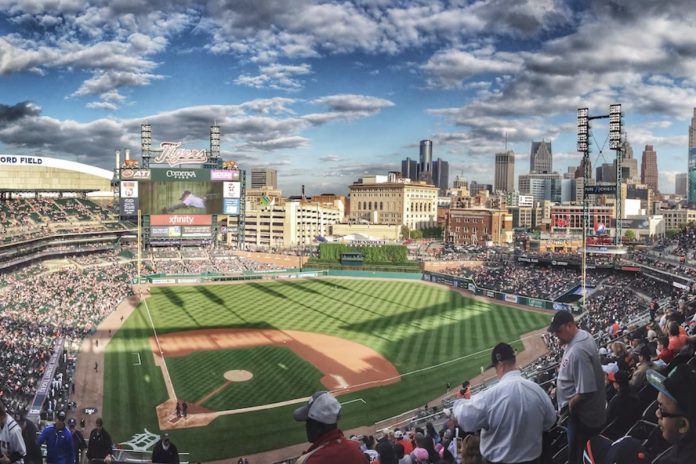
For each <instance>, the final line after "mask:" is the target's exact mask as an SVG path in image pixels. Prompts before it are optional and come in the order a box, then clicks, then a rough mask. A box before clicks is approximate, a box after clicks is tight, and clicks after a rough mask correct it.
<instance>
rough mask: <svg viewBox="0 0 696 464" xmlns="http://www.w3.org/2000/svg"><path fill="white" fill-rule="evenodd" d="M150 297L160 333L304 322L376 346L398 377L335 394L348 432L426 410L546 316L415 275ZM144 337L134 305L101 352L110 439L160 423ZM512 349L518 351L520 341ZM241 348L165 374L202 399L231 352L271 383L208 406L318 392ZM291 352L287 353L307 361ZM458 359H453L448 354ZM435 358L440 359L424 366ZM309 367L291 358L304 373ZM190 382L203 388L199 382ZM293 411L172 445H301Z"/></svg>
mask: <svg viewBox="0 0 696 464" xmlns="http://www.w3.org/2000/svg"><path fill="white" fill-rule="evenodd" d="M148 305H149V308H150V311H151V314H152V318H153V320H154V322H155V325H156V327H157V331H158V333H160V334H163V333H170V332H179V331H183V330H191V329H204V328H229V327H238V328H239V327H247V328H248V327H255V328H276V329H287V330H304V331H309V332H318V333H324V334H329V335H333V336H337V337H342V338H345V339H348V340H353V341H355V342H358V343H361V344H363V345H366V346H369V347H371V348H372V349H374V350H376V351H378V352H379V353H382V354H383V355H384V356H385V357H386V358H387V359H389V360H390V361H391V362H392V363H393V364H394V365H395V366H396V368H397V369H398V371H399V372H400V373H401V374H402V379H401V381H400V382H399V383H396V384H392V385H388V386H384V387H378V388H373V389H370V390H363V391H360V392H355V393H352V394H348V395H342V396H341V397H340V400H341V401H342V402H347V401H350V400H353V399H357V398H361V399H362V400H364V402H365V403H363V402H351V403H349V404H346V405H345V407H344V411H343V419H342V421H341V427H342V428H344V429H346V428H351V427H355V426H358V425H366V424H372V423H374V422H376V421H379V420H382V419H385V418H387V417H391V416H394V415H396V414H399V413H401V412H403V411H405V410H408V409H411V408H413V407H417V406H422V405H423V403H424V402H425V401H427V400H428V399H432V398H434V397H436V396H438V395H440V394H442V393H444V390H445V385H446V384H447V383H448V382H449V383H451V384H452V385H456V384H457V383H460V382H461V381H463V380H465V379H468V378H471V377H473V376H475V375H476V374H478V373H479V369H480V367H481V366H484V365H486V364H487V363H488V361H489V359H490V358H489V351H488V350H489V349H490V348H491V347H492V346H494V345H495V344H496V343H498V342H500V341H508V342H509V341H514V340H517V339H519V337H520V335H521V334H523V333H526V332H529V331H531V330H534V329H537V328H540V327H543V326H545V325H547V324H548V321H549V316H547V315H544V314H538V313H532V312H526V311H522V310H520V309H517V308H510V307H504V306H498V305H493V304H488V303H482V302H480V301H475V300H473V299H470V298H465V297H463V296H461V295H460V294H458V293H455V292H452V291H449V290H447V289H443V288H438V287H434V286H430V285H425V284H422V283H418V282H401V281H378V280H342V279H322V280H300V281H292V280H286V281H274V282H266V283H245V284H235V285H214V286H197V287H173V288H153V289H152V296H151V297H150V298H149V299H148ZM150 335H152V329H151V328H150V326H149V322H148V319H147V313H146V312H145V308H144V306H143V305H141V306H140V307H138V309H137V310H136V311H135V312H134V313H133V315H132V316H131V317H130V318H129V319H128V320H127V321H125V324H124V326H123V328H122V329H121V330H120V331H119V332H118V333H116V335H115V336H114V338H113V340H112V342H111V343H110V344H109V346H108V349H107V357H106V366H105V387H104V388H105V391H104V416H105V420H106V423H107V425H108V426H109V429H110V431H111V433H112V435H113V436H114V438H115V439H116V440H117V441H125V440H128V439H129V438H130V437H131V435H132V434H134V433H137V432H142V430H143V428H147V429H148V430H150V431H157V430H158V426H157V420H156V417H155V412H154V407H155V406H156V405H157V404H159V403H161V402H162V401H164V400H165V399H166V392H165V388H164V382H163V380H162V375H161V371H160V370H159V368H157V367H156V366H154V362H153V360H152V355H147V356H146V354H147V353H149V350H150V347H149V344H148V343H147V337H148V336H150ZM513 345H515V346H516V348H517V349H521V347H522V345H521V343H520V342H516V343H513ZM260 348H261V347H259V348H254V349H252V351H255V350H258V349H260ZM267 348H268V349H271V350H273V352H271V351H269V352H268V353H264V356H263V357H264V358H265V357H266V356H270V357H271V359H268V360H265V359H264V361H267V362H268V364H269V365H275V364H277V363H278V362H283V361H277V360H276V358H278V359H279V358H282V356H283V354H282V353H283V351H282V349H281V348H277V347H276V348H273V347H267ZM277 350H280V351H277ZM235 351H236V353H235ZM244 351H246V350H230V351H221V352H218V354H215V355H214V356H213V357H212V358H210V357H206V358H205V361H202V360H201V359H202V358H197V359H196V358H195V357H191V356H189V357H188V358H191V359H188V358H181V359H180V360H179V359H175V358H172V359H171V360H167V365H168V367H169V369H170V371H172V369H174V370H173V371H172V377H173V382H174V384H175V388H176V391H177V393H178V392H179V389H180V388H181V389H183V391H186V390H185V389H190V393H186V394H187V395H188V394H190V395H191V397H195V396H196V395H200V396H202V395H201V392H202V391H204V390H205V391H206V392H207V391H209V390H210V389H211V385H215V382H217V384H218V385H219V384H220V382H219V381H217V380H215V379H217V377H216V375H217V374H215V373H214V371H215V370H216V369H217V370H223V369H224V370H226V368H225V367H224V365H226V363H227V362H228V361H229V360H230V359H231V358H229V357H230V356H231V357H235V358H238V359H239V360H240V361H241V362H254V363H256V364H258V366H257V367H256V368H255V369H249V370H252V371H260V375H262V376H264V377H266V376H268V378H269V379H270V380H269V382H272V383H273V384H272V385H269V386H264V387H263V388H261V387H260V386H259V384H258V383H257V382H253V383H254V384H255V385H257V388H256V390H255V391H249V392H246V393H245V394H244V395H245V398H244V399H242V398H241V397H238V396H236V395H234V394H232V393H231V392H232V391H231V390H230V393H229V394H228V395H227V396H225V395H224V394H223V395H220V396H219V397H213V398H210V399H209V400H208V402H207V403H206V404H204V406H206V407H210V408H211V409H232V408H233V407H234V406H233V407H229V405H234V404H241V402H242V401H252V402H254V401H256V403H258V402H261V403H271V402H274V401H277V400H278V398H280V396H283V398H282V399H292V398H297V397H298V396H300V397H301V396H309V395H311V394H312V393H313V392H314V390H315V389H316V388H317V387H316V376H317V375H319V374H312V373H310V372H309V371H311V370H312V369H313V368H312V367H311V366H309V369H307V371H306V373H305V374H303V375H302V376H290V375H280V377H278V375H279V374H281V373H279V372H278V371H275V372H272V371H273V370H272V369H269V370H268V372H266V370H264V369H262V368H261V365H262V364H263V362H261V361H259V359H260V358H258V357H256V356H257V355H256V354H255V353H252V352H251V351H250V352H249V353H247V354H248V356H247V358H246V359H247V361H244V359H245V354H244V353H243V352H244ZM134 352H139V353H142V355H141V358H142V365H141V366H134V365H133V354H132V353H134ZM257 353H258V352H257ZM291 358H292V357H286V358H284V360H285V361H287V362H296V363H303V362H304V361H302V360H299V361H298V360H295V361H291V360H290V359H291ZM458 358H461V359H458ZM249 359H252V361H249ZM296 359H297V358H296ZM455 359H458V360H456V361H454V362H449V361H452V360H455ZM440 363H446V364H444V365H442V366H439V367H435V368H432V369H424V368H427V367H428V366H434V365H437V364H440ZM180 364H181V365H180ZM200 365H205V366H206V369H208V368H209V369H210V371H209V373H210V372H212V374H210V375H211V377H209V378H211V379H213V383H209V382H208V381H206V380H205V378H208V377H205V378H201V373H200V371H199V372H198V375H195V371H196V366H200ZM306 368H307V366H305V367H302V366H301V365H300V364H298V369H301V370H302V371H303V372H305V369H306ZM254 373H256V372H254ZM187 375H188V377H186V376H187ZM197 382H198V383H203V384H205V385H204V388H201V387H199V386H197V385H196V383H197ZM239 385H242V384H239ZM213 388H214V386H213ZM269 389H270V390H273V391H272V394H271V393H269ZM235 391H236V390H235ZM240 392H241V390H240ZM300 392H301V394H298V393H300ZM223 393H224V392H223ZM254 394H256V395H257V398H258V399H257V400H254V398H253V397H254ZM266 395H269V396H268V397H267V396H266ZM200 396H199V398H200ZM294 407H296V406H288V407H282V408H277V409H272V410H265V411H259V412H254V413H248V414H244V415H232V416H224V417H221V418H218V419H217V420H216V421H215V422H213V423H212V424H211V425H210V426H208V427H205V428H194V429H188V430H184V431H174V432H172V433H171V435H172V437H173V440H174V441H175V443H177V446H178V447H179V450H181V451H188V452H191V453H192V455H191V459H192V460H194V461H208V460H213V459H219V458H223V457H229V456H238V455H244V454H251V453H253V452H258V451H263V450H268V449H275V448H279V447H281V446H285V445H289V444H293V443H301V442H304V441H305V436H304V427H303V426H302V424H298V423H295V422H294V421H293V420H292V410H293V409H294Z"/></svg>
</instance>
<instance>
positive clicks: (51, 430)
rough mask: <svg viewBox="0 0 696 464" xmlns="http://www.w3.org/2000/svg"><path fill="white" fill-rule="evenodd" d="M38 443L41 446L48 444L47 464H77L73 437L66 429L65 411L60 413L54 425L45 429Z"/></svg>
mask: <svg viewBox="0 0 696 464" xmlns="http://www.w3.org/2000/svg"><path fill="white" fill-rule="evenodd" d="M37 443H38V444H39V445H43V444H44V443H45V444H46V463H47V464H73V463H74V462H75V453H74V452H73V441H72V435H71V434H70V431H69V430H67V429H66V428H65V412H64V411H60V412H58V414H57V415H56V421H55V423H54V424H53V425H49V426H48V427H46V428H45V429H43V432H41V435H39V439H38V441H37Z"/></svg>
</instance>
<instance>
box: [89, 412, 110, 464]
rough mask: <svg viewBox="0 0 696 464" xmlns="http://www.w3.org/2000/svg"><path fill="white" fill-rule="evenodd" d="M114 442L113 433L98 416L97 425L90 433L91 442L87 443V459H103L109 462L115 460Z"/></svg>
mask: <svg viewBox="0 0 696 464" xmlns="http://www.w3.org/2000/svg"><path fill="white" fill-rule="evenodd" d="M113 446H114V445H113V442H112V441H111V435H109V432H107V431H106V430H105V429H104V421H103V420H102V418H101V417H97V426H96V427H95V428H94V429H92V431H91V432H90V433H89V443H88V444H87V459H88V460H92V459H103V460H104V462H106V463H109V462H111V461H112V460H113V455H112V451H113Z"/></svg>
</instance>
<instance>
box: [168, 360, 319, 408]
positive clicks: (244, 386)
mask: <svg viewBox="0 0 696 464" xmlns="http://www.w3.org/2000/svg"><path fill="white" fill-rule="evenodd" d="M167 367H168V368H169V374H170V376H171V378H172V383H173V384H174V390H175V391H176V395H177V397H178V398H179V399H181V400H185V401H187V402H188V403H196V402H199V401H200V400H202V399H203V398H204V397H205V396H206V395H208V394H209V393H211V392H213V391H214V389H216V388H218V387H220V386H223V385H225V383H227V381H226V380H225V379H224V378H223V375H224V373H225V372H226V371H229V370H232V369H241V370H246V371H249V372H251V373H252V374H253V375H254V377H253V378H252V379H251V380H249V381H245V382H232V383H230V384H229V385H228V386H227V387H225V389H224V390H222V391H220V392H218V393H216V394H215V395H214V396H211V397H210V398H208V399H207V400H206V401H205V402H203V403H202V404H201V406H203V407H206V408H208V409H212V410H215V411H225V410H228V409H240V408H246V407H249V406H257V405H260V404H268V403H276V402H279V401H284V400H287V399H289V398H303V397H305V396H307V386H312V388H314V389H315V390H319V389H321V388H322V385H321V382H320V381H319V380H320V379H321V377H322V375H323V374H322V373H321V371H319V370H318V369H317V368H316V367H314V366H313V365H312V364H310V363H308V362H307V361H305V360H303V359H302V358H299V357H298V356H296V355H295V353H293V351H292V350H290V349H288V348H283V347H278V346H260V347H256V348H245V349H238V350H218V351H205V352H198V353H192V354H190V355H189V356H180V357H176V358H169V359H168V360H167ZM211 387H212V388H211Z"/></svg>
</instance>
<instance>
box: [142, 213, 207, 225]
mask: <svg viewBox="0 0 696 464" xmlns="http://www.w3.org/2000/svg"><path fill="white" fill-rule="evenodd" d="M212 223H213V218H212V216H208V215H203V214H172V215H169V214H167V215H164V214H156V215H153V216H150V225H151V226H209V225H211V224H212Z"/></svg>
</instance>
